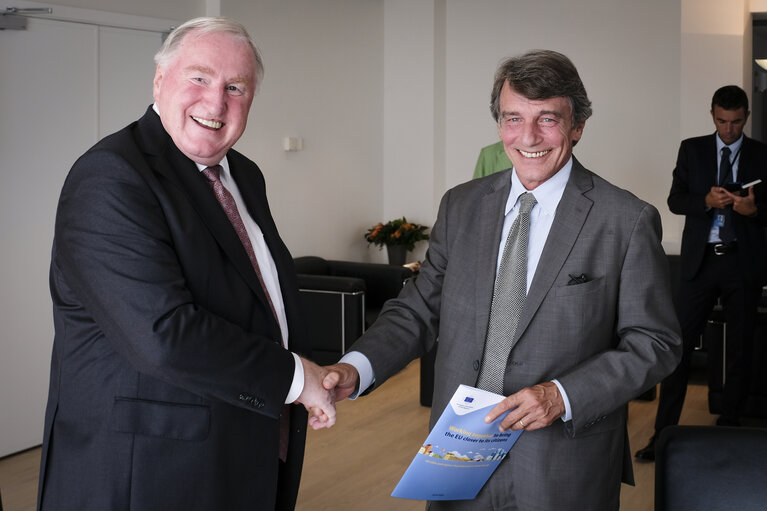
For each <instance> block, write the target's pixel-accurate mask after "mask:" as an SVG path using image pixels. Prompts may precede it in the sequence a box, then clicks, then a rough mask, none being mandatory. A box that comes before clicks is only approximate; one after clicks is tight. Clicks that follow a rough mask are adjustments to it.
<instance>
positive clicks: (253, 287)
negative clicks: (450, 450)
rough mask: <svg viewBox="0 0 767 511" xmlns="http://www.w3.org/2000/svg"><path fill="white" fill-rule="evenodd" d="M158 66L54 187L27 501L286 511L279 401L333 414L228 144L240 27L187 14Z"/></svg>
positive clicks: (74, 506)
mask: <svg viewBox="0 0 767 511" xmlns="http://www.w3.org/2000/svg"><path fill="white" fill-rule="evenodd" d="M155 60H156V62H157V71H156V74H155V78H154V99H155V104H154V105H153V106H152V107H150V108H149V109H148V110H147V112H146V114H145V115H144V116H143V117H142V118H141V119H140V120H138V121H137V122H134V123H133V124H131V125H129V126H128V127H126V128H125V129H123V130H121V131H119V132H117V133H115V134H114V135H111V136H109V137H106V138H105V139H104V140H102V141H101V142H99V143H98V144H96V146H94V147H93V148H91V149H90V150H89V151H88V152H86V153H85V154H84V155H83V156H82V157H81V158H80V159H78V161H77V162H76V163H75V165H74V166H73V167H72V170H71V171H70V173H69V176H68V177H67V180H66V182H65V184H64V188H63V190H62V192H61V198H60V201H59V207H58V212H57V217H56V226H55V239H54V244H53V253H52V263H51V274H50V283H51V293H52V297H53V309H54V322H55V328H56V337H55V340H54V346H53V358H52V364H51V382H50V394H49V399H48V406H47V410H46V418H45V435H44V440H43V449H42V464H41V471H40V487H39V504H38V506H39V508H40V509H56V510H59V511H60V510H70V509H71V510H79V511H82V510H85V509H109V510H113V511H114V510H123V509H124V510H127V509H140V510H142V511H146V510H154V509H156V510H168V509H185V510H195V509H199V510H203V509H204V510H210V509H292V508H293V507H294V504H295V500H296V495H297V492H298V480H299V477H300V472H301V464H302V461H303V452H304V442H305V435H306V418H307V414H306V411H305V410H304V409H303V407H299V406H289V407H287V406H286V404H289V403H294V402H295V403H301V404H303V405H304V406H305V407H306V408H307V409H311V410H312V413H313V415H314V417H313V418H312V424H313V426H314V427H323V426H331V425H332V424H333V423H334V421H335V409H334V405H333V404H332V400H331V397H330V395H329V393H328V392H327V391H326V390H325V389H323V388H322V376H324V374H325V373H324V372H323V371H322V370H321V368H319V367H318V366H316V365H314V364H312V363H310V362H308V361H307V360H306V359H304V358H303V357H299V356H298V355H296V354H295V353H304V354H305V353H307V352H308V350H309V346H308V342H307V339H306V336H305V333H304V332H303V331H302V328H303V326H302V324H301V320H300V318H299V315H298V314H299V312H298V307H299V305H298V290H297V287H296V283H295V275H294V270H293V263H292V258H291V256H290V254H289V253H288V250H287V248H286V247H285V245H284V244H283V243H282V241H281V239H280V237H279V235H278V233H277V229H276V227H275V225H274V222H273V220H272V217H271V214H270V212H269V207H268V204H267V200H266V193H265V185H264V178H263V175H262V174H261V172H260V170H259V168H258V167H257V166H256V164H255V163H253V162H252V161H250V160H248V159H247V158H245V157H244V156H243V155H241V154H239V153H238V152H236V151H234V150H232V149H231V147H232V145H234V143H235V142H236V141H237V140H238V139H239V138H240V136H241V135H242V133H243V131H244V130H245V124H246V120H247V115H248V111H249V109H250V105H251V102H252V100H253V96H254V94H255V91H256V88H257V86H258V85H259V82H260V80H261V77H262V76H263V68H262V64H261V58H260V55H259V54H258V51H257V50H256V49H255V47H254V46H253V43H252V42H251V39H250V37H249V35H248V34H247V32H246V30H245V28H244V27H243V26H242V25H240V24H239V23H236V22H234V21H231V20H226V19H223V18H199V19H195V20H192V21H189V22H187V23H185V24H184V25H182V26H180V27H179V28H177V29H176V30H175V31H174V32H173V33H171V34H170V35H169V36H168V38H167V40H166V41H165V43H164V45H163V47H162V48H161V49H160V51H159V52H158V54H157V55H156V57H155ZM218 165H220V167H221V168H214V169H210V167H212V166H218ZM222 183H223V188H222V186H221V184H222ZM218 197H221V200H222V201H223V202H222V203H221V204H220V203H219V199H218ZM232 199H234V202H232ZM222 206H224V207H226V211H225V210H224V208H223V207H222ZM235 226H236V228H238V229H239V232H236V231H235ZM286 348H289V349H290V351H288V349H286ZM292 352H293V353H292ZM288 419H289V420H288ZM281 423H282V424H284V426H285V428H281ZM283 434H284V436H283ZM285 442H287V443H285Z"/></svg>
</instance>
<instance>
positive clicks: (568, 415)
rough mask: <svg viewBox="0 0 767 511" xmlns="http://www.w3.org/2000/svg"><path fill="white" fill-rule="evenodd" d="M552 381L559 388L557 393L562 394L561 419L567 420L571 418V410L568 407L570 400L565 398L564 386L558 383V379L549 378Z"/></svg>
mask: <svg viewBox="0 0 767 511" xmlns="http://www.w3.org/2000/svg"><path fill="white" fill-rule="evenodd" d="M551 381H552V382H554V385H556V386H557V388H558V389H559V393H560V394H562V401H564V402H565V414H564V415H563V416H562V421H563V422H567V421H571V420H573V411H572V409H571V408H570V400H569V399H568V398H567V392H565V388H564V387H563V386H562V384H561V383H559V380H551Z"/></svg>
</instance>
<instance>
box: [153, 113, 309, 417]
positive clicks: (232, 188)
mask: <svg viewBox="0 0 767 511" xmlns="http://www.w3.org/2000/svg"><path fill="white" fill-rule="evenodd" d="M152 109H153V110H154V111H155V112H156V113H157V115H160V109H159V108H158V107H157V103H154V104H153V105H152ZM195 165H197V168H198V169H199V170H200V172H202V171H203V170H205V169H206V168H208V166H207V165H201V164H199V163H197V162H195ZM219 165H221V169H222V170H221V174H220V175H219V179H220V180H221V184H222V185H224V188H226V189H227V190H228V191H229V193H231V194H232V197H233V198H234V202H235V204H236V205H237V212H238V213H239V214H240V218H241V219H242V223H243V224H244V225H245V231H246V232H247V234H248V238H249V239H250V244H251V246H252V247H253V252H255V254H256V261H258V268H259V270H260V271H261V277H262V278H263V280H264V286H266V290H267V292H268V293H269V298H270V299H271V300H272V305H274V312H275V313H276V314H277V322H278V323H279V325H280V334H281V336H282V345H283V346H284V347H285V349H287V348H288V337H289V336H288V319H287V316H286V315H285V302H284V301H283V300H282V290H281V289H280V277H279V275H278V274H277V265H276V264H274V258H273V257H272V254H271V252H269V247H268V246H267V245H266V241H265V240H264V233H263V232H261V228H260V227H259V226H258V224H257V223H256V221H255V220H253V217H251V216H250V213H249V212H248V208H247V207H246V206H245V201H243V200H242V194H240V189H239V188H238V187H237V183H236V182H235V181H234V179H233V178H232V173H231V172H230V171H229V161H228V160H227V159H226V156H224V159H223V160H221V162H219ZM206 179H207V178H206ZM211 193H213V192H212V191H211ZM291 355H293V359H294V361H295V369H294V370H293V382H292V383H291V385H290V390H289V391H288V395H287V397H286V398H285V403H286V404H287V403H292V402H293V401H295V400H296V399H298V396H300V395H301V392H303V390H304V366H303V365H302V363H301V358H300V357H299V356H298V355H296V354H295V353H293V352H291Z"/></svg>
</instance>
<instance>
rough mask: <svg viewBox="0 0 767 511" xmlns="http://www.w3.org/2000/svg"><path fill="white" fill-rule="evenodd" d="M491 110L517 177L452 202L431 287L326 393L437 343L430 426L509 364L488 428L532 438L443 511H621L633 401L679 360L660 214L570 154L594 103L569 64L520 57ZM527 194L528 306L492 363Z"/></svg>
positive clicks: (427, 278) (438, 235)
mask: <svg viewBox="0 0 767 511" xmlns="http://www.w3.org/2000/svg"><path fill="white" fill-rule="evenodd" d="M491 98H492V101H491V110H492V113H493V117H494V118H495V120H496V121H497V123H498V131H499V134H500V137H501V139H502V140H503V144H504V146H505V148H506V152H507V154H508V155H509V158H510V159H511V161H512V162H513V164H514V168H513V169H511V170H507V171H505V172H501V173H498V174H495V175H493V176H490V177H487V178H484V179H480V180H473V181H469V182H468V183H465V184H462V185H459V186H457V187H456V188H454V189H452V190H450V191H448V192H447V193H446V195H445V196H444V198H443V199H442V204H441V206H440V210H439V214H438V218H437V221H436V223H435V225H434V228H433V229H432V232H431V241H430V243H429V250H428V253H427V255H426V261H425V262H424V264H423V266H422V268H421V272H420V273H419V275H418V277H417V278H416V279H415V280H414V281H413V282H411V283H409V284H408V286H407V287H406V288H405V289H404V290H403V292H402V293H401V294H400V296H399V297H398V298H396V299H394V300H391V301H389V302H388V303H387V305H386V306H385V308H384V310H383V312H382V314H381V316H380V317H379V319H378V321H377V322H376V323H375V324H374V325H373V326H372V327H371V328H370V329H369V330H368V331H367V332H366V334H365V335H364V336H363V337H362V338H361V339H360V340H359V341H358V342H357V343H355V344H354V345H353V346H352V350H353V351H352V352H351V353H349V354H347V355H346V356H345V357H344V358H342V360H341V363H339V364H338V365H336V366H334V367H332V368H331V369H332V371H331V373H330V374H329V375H328V376H327V377H326V379H325V385H326V388H328V387H331V386H332V385H334V384H336V383H338V387H337V388H336V392H337V397H339V398H342V397H344V396H345V395H349V394H351V393H353V392H354V391H355V387H357V386H358V388H359V390H360V391H367V390H369V388H373V387H376V386H378V385H381V384H382V383H383V382H384V381H386V379H387V378H389V377H390V376H392V375H393V374H395V373H396V372H397V371H399V370H400V369H401V368H403V367H404V366H405V365H406V364H407V363H408V362H409V361H411V360H413V359H414V358H417V357H419V356H421V355H423V354H424V353H426V352H427V351H428V350H429V349H430V348H431V347H432V346H433V345H434V343H435V342H437V341H438V342H439V349H438V350H437V360H436V364H435V384H434V403H433V408H432V416H431V423H432V425H433V424H434V422H435V420H436V418H438V417H439V415H440V414H441V413H442V410H443V409H444V407H445V405H446V403H447V402H448V400H449V398H450V397H451V396H452V394H453V393H454V392H455V390H456V388H457V386H458V385H459V384H468V385H477V384H478V382H479V385H480V386H481V387H485V385H484V383H483V377H482V376H481V373H482V371H483V368H484V367H485V366H489V365H490V364H492V363H493V362H500V364H499V367H500V369H499V370H498V371H497V373H500V374H497V373H496V374H495V375H494V376H497V377H499V379H500V380H502V382H501V383H502V391H501V392H502V393H503V394H504V395H505V396H508V397H507V398H506V399H505V400H504V401H502V402H501V403H500V404H499V405H498V406H497V407H496V408H495V409H493V411H491V412H490V414H489V415H488V418H490V419H493V418H494V417H496V416H497V415H499V414H500V413H501V412H503V411H506V410H512V411H511V412H510V413H509V414H508V415H507V416H506V418H505V419H504V420H503V422H502V428H503V429H508V428H511V429H514V430H520V429H524V430H525V431H526V432H525V433H524V434H523V435H522V436H521V437H520V438H519V440H518V441H517V443H516V444H515V446H514V448H513V449H512V450H511V452H510V454H509V456H507V458H506V459H505V461H504V462H503V463H502V464H501V465H500V467H499V468H498V469H497V471H496V472H495V474H493V476H492V477H491V478H490V479H489V481H488V483H487V484H486V485H485V487H484V488H483V489H482V491H481V492H480V494H479V495H478V496H477V498H476V499H475V500H474V501H455V502H431V503H430V509H515V510H516V509H519V510H524V511H530V510H547V511H551V510H555V509H562V510H564V509H599V510H608V509H618V505H619V496H620V482H621V479H623V480H624V481H627V482H632V481H633V473H632V470H631V456H630V451H629V445H628V440H627V430H626V418H627V410H628V407H627V405H626V404H627V402H628V401H629V400H630V399H631V398H633V397H635V396H637V395H639V394H640V393H641V392H642V391H644V390H646V389H647V388H649V387H651V386H652V385H654V384H655V383H656V382H657V381H659V380H660V379H661V378H662V377H664V376H665V375H666V374H668V373H670V372H671V371H672V370H673V368H674V367H675V366H676V363H677V361H678V354H679V351H680V348H681V340H680V338H679V334H678V324H677V321H676V318H675V317H674V314H673V312H672V307H671V291H670V285H669V278H668V265H667V261H666V256H665V254H664V253H663V249H662V248H661V244H660V240H661V225H660V218H659V215H658V212H657V210H656V209H655V208H653V207H652V206H651V205H649V204H646V203H644V202H642V201H640V200H639V199H637V198H636V197H634V196H633V195H631V194H630V193H628V192H626V191H624V190H621V189H619V188H617V187H615V186H613V185H611V184H609V183H608V182H606V181H605V180H603V179H602V178H600V177H599V176H597V175H595V174H593V173H592V172H590V171H588V170H586V169H585V168H584V167H583V166H581V164H580V163H579V162H578V161H577V160H576V159H575V158H574V157H573V156H572V147H573V144H574V143H575V142H576V141H578V140H579V139H580V138H581V135H582V133H583V128H584V125H585V122H586V119H587V118H588V117H589V116H590V114H591V107H590V105H591V102H590V101H589V99H588V97H587V95H586V91H585V89H584V87H583V84H582V82H581V80H580V77H579V76H578V72H577V70H576V69H575V67H574V66H573V64H572V63H571V62H570V60H569V59H567V57H565V56H564V55H561V54H559V53H556V52H551V51H534V52H531V53H528V54H525V55H522V56H520V57H516V58H512V59H509V60H507V61H506V62H504V63H502V64H501V66H500V68H499V69H498V71H497V72H496V76H495V83H494V85H493V91H492V96H491ZM527 192H529V193H532V194H533V195H534V198H535V200H536V201H537V204H534V207H533V209H532V210H531V212H530V218H531V220H530V229H529V244H528V245H527V247H526V253H527V262H526V267H525V268H521V269H520V268H514V267H512V268H511V270H510V271H512V272H513V271H514V270H517V271H522V272H524V271H525V270H526V272H527V273H526V274H525V273H522V275H525V277H524V284H523V285H524V286H526V289H527V296H526V299H525V301H524V305H523V307H522V309H521V313H520V314H519V315H518V316H517V319H518V323H517V326H516V330H512V332H513V333H510V334H508V336H507V341H508V340H512V341H514V344H513V347H512V348H511V352H510V354H509V355H508V356H507V357H505V358H502V359H501V360H494V358H496V357H494V356H491V355H488V354H487V352H486V351H485V350H486V348H487V346H486V345H489V344H490V340H491V336H490V335H489V332H490V330H491V328H490V325H491V324H493V323H494V320H493V319H492V318H493V317H494V316H495V309H496V306H495V305H496V304H495V303H493V302H494V301H495V299H494V297H493V294H494V289H493V288H494V282H496V280H498V281H500V280H501V273H502V272H500V271H498V265H499V264H500V263H499V261H501V259H504V258H502V256H501V254H502V252H503V249H504V243H505V240H506V237H507V235H506V233H507V232H509V231H513V230H514V228H513V225H512V224H513V223H514V217H515V216H517V212H518V209H520V206H519V203H520V202H522V200H519V201H518V197H520V196H522V197H524V196H525V194H526V193H527ZM477 219H482V221H478V220H477ZM496 273H498V276H497V279H496ZM496 287H497V286H496ZM524 289H525V288H524V287H523V289H522V292H523V293H524ZM496 291H498V289H496ZM500 294H501V293H499V296H500ZM494 338H495V336H494ZM507 353H508V352H507ZM371 385H372V387H371Z"/></svg>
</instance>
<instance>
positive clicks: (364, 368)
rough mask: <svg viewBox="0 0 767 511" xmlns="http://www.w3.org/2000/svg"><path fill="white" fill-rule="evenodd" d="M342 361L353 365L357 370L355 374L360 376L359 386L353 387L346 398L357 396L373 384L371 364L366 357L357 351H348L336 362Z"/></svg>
mask: <svg viewBox="0 0 767 511" xmlns="http://www.w3.org/2000/svg"><path fill="white" fill-rule="evenodd" d="M342 362H343V363H344V364H349V365H352V366H354V368H355V369H356V370H357V374H359V376H360V381H359V386H358V387H357V388H356V389H354V392H353V393H352V394H351V395H350V396H349V397H348V399H357V397H358V396H359V395H360V394H362V393H363V392H365V391H366V390H367V389H368V387H370V386H371V385H373V384H374V383H375V381H376V379H375V375H374V374H373V366H372V365H370V360H369V359H368V357H366V356H365V355H363V354H362V353H360V352H359V351H350V352H348V353H347V354H346V355H344V356H343V357H341V360H339V361H338V363H342Z"/></svg>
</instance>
